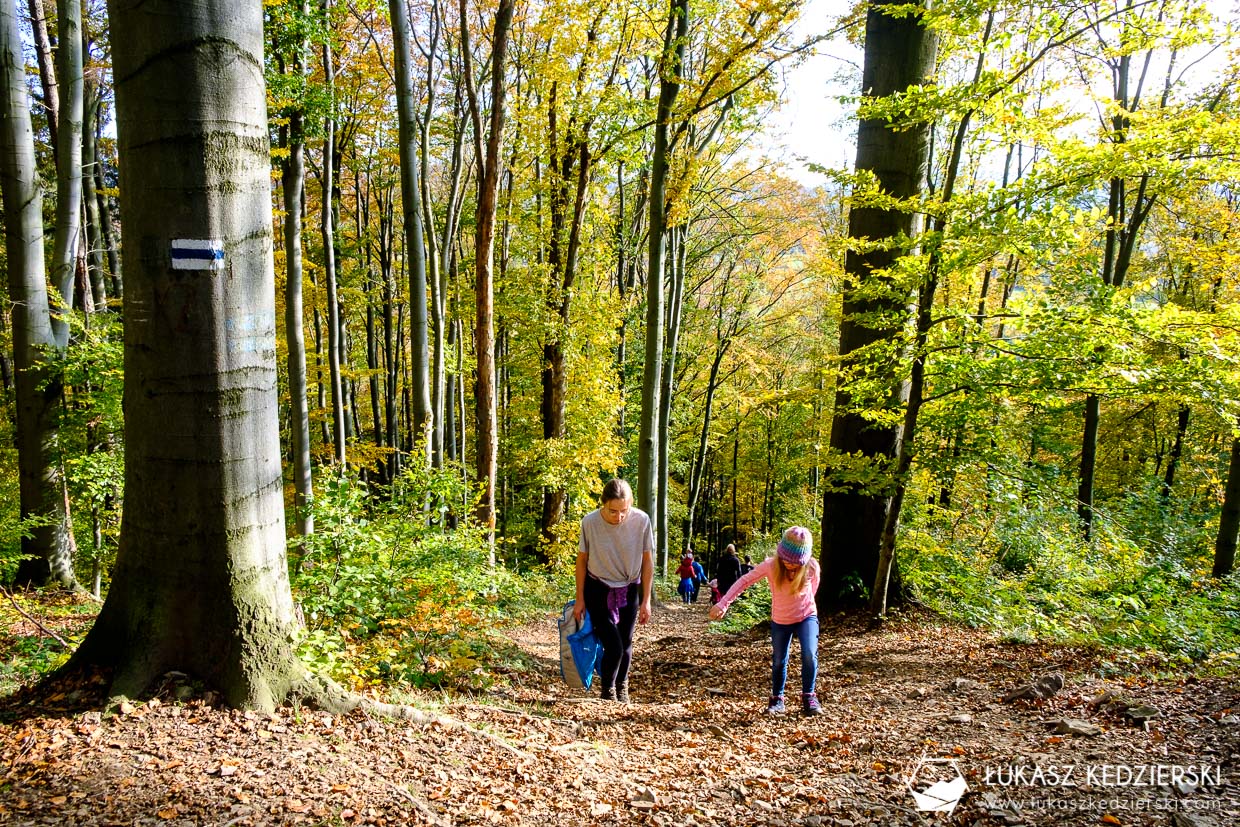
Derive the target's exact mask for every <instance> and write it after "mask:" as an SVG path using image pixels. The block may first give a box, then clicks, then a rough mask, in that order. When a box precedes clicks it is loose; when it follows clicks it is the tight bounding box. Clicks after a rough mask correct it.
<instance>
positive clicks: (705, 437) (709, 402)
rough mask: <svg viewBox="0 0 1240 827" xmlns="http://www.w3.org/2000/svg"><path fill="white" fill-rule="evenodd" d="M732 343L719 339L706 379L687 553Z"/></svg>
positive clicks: (689, 505)
mask: <svg viewBox="0 0 1240 827" xmlns="http://www.w3.org/2000/svg"><path fill="white" fill-rule="evenodd" d="M729 344H730V341H729V340H728V339H723V338H721V339H718V340H716V344H715V357H714V358H713V359H712V360H711V362H710V374H709V375H708V376H707V378H706V401H705V402H704V403H703V405H702V430H701V432H700V434H699V436H698V447H697V451H696V452H695V453H694V461H693V467H692V468H691V469H690V471H689V498H688V502H687V509H686V510H687V512H688V513H687V514H686V515H685V551H690V550H692V544H693V517H694V513H695V512H696V511H697V506H698V500H699V498H700V497H701V494H702V471H703V469H704V468H705V466H706V453H707V449H708V446H709V440H710V424H711V419H712V417H713V414H714V409H715V391H717V390H718V389H719V366H720V365H721V364H723V356H724V354H725V353H726V352H727V350H728V345H729Z"/></svg>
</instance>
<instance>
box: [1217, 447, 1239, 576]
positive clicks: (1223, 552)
mask: <svg viewBox="0 0 1240 827" xmlns="http://www.w3.org/2000/svg"><path fill="white" fill-rule="evenodd" d="M1238 533H1240V439H1232V441H1231V460H1230V462H1229V463H1228V465H1227V486H1226V488H1225V489H1224V491H1223V510H1222V513H1221V514H1220V515H1219V521H1218V537H1217V538H1216V539H1215V541H1214V569H1213V570H1212V571H1211V572H1210V574H1211V576H1212V577H1226V576H1227V575H1229V574H1231V571H1232V569H1233V568H1234V567H1235V565H1236V537H1237V534H1238Z"/></svg>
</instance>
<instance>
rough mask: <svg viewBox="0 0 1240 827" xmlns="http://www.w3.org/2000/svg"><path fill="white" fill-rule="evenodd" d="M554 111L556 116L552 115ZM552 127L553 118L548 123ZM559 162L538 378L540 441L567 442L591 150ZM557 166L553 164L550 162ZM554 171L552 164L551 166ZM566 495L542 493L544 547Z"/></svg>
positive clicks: (559, 489)
mask: <svg viewBox="0 0 1240 827" xmlns="http://www.w3.org/2000/svg"><path fill="white" fill-rule="evenodd" d="M553 111H554V110H553ZM552 124H553V125H554V118H553V119H552ZM566 155H567V157H566V158H565V159H562V161H561V164H560V166H561V168H560V170H559V172H560V178H559V183H558V184H557V187H556V190H557V194H556V197H553V198H552V216H551V245H550V250H549V255H548V264H549V265H550V270H551V283H550V284H549V285H548V288H549V289H548V295H547V303H548V305H549V306H550V308H549V309H550V310H551V312H552V313H553V314H554V315H553V322H552V324H554V325H555V331H554V332H553V333H552V335H551V338H550V340H549V341H548V342H547V343H546V344H545V345H544V346H543V373H542V410H541V413H542V421H543V439H548V440H550V439H563V438H564V436H565V418H566V400H567V398H568V375H567V373H566V372H565V370H564V336H566V335H567V334H568V328H569V315H570V308H571V305H572V291H573V286H574V282H575V280H576V278H577V257H578V250H579V249H580V246H581V225H582V220H583V218H584V216H585V203H586V190H587V188H588V187H589V183H590V161H591V159H590V150H589V147H588V146H586V144H585V138H584V137H583V138H582V143H580V144H578V145H577V147H576V151H575V152H574V151H572V150H566ZM574 155H576V156H577V157H576V167H577V176H576V178H577V180H576V196H575V198H574V200H573V211H572V216H571V218H569V222H568V223H569V227H568V247H567V250H566V251H565V252H563V254H561V240H560V236H561V233H562V231H563V225H564V213H565V212H566V211H567V207H568V205H567V201H568V197H567V196H568V182H567V181H566V180H565V179H566V178H567V177H568V175H569V174H571V172H572V159H573V156H574ZM553 160H556V159H553ZM552 167H553V168H554V164H553V165H552ZM567 498H568V492H567V491H566V490H565V489H564V488H563V487H562V486H557V487H555V488H552V489H549V490H547V491H544V492H543V513H542V534H543V540H544V542H545V543H547V544H551V543H554V542H555V541H556V526H558V525H559V524H560V522H561V521H562V520H563V519H564V508H565V504H566V501H567Z"/></svg>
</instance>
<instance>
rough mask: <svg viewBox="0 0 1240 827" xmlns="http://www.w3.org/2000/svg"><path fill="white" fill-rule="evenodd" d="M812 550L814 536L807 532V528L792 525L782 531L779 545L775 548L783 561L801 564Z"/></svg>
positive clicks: (796, 564) (803, 563)
mask: <svg viewBox="0 0 1240 827" xmlns="http://www.w3.org/2000/svg"><path fill="white" fill-rule="evenodd" d="M813 550H814V538H813V536H812V535H811V534H810V533H809V529H807V528H802V527H801V526H799V525H794V526H793V527H792V528H790V529H788V530H787V531H785V532H784V536H783V539H781V540H780V541H779V547H778V548H776V550H775V553H776V554H778V555H779V559H780V560H783V561H784V562H785V563H792V564H793V565H795V566H803V565H805V561H806V560H808V559H809V556H810V552H811V551H813Z"/></svg>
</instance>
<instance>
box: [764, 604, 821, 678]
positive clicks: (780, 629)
mask: <svg viewBox="0 0 1240 827" xmlns="http://www.w3.org/2000/svg"><path fill="white" fill-rule="evenodd" d="M794 635H795V636H796V639H797V642H798V643H799V644H800V645H801V692H802V693H809V692H813V691H814V683H815V682H816V681H817V680H818V616H817V615H810V616H809V617H807V618H805V619H804V620H802V621H801V622H800V623H776V622H775V621H773V620H772V621H771V648H772V650H773V651H772V654H771V694H772V695H782V694H784V684H786V683H787V682H788V651H789V649H791V648H792V638H793V636H794Z"/></svg>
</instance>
